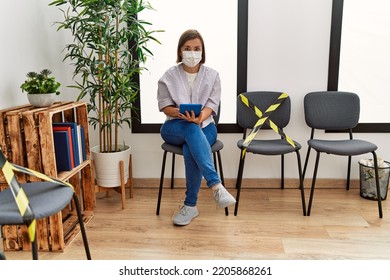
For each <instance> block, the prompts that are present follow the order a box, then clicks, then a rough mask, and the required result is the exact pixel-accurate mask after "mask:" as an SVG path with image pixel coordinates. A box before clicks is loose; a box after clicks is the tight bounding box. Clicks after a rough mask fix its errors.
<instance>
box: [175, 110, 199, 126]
mask: <svg viewBox="0 0 390 280" xmlns="http://www.w3.org/2000/svg"><path fill="white" fill-rule="evenodd" d="M202 116H203V111H202V112H200V113H199V115H198V116H197V117H195V113H194V111H191V112H188V111H186V113H185V114H182V113H179V118H181V119H183V120H186V121H188V122H193V123H196V124H201V123H202V121H203V119H202Z"/></svg>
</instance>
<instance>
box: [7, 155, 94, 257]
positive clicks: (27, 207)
mask: <svg viewBox="0 0 390 280" xmlns="http://www.w3.org/2000/svg"><path fill="white" fill-rule="evenodd" d="M0 168H1V171H2V172H3V174H4V175H5V178H6V179H7V182H8V184H9V188H7V189H5V190H3V191H1V192H0V225H26V226H27V227H28V229H29V233H30V234H29V236H30V240H31V244H32V258H33V259H34V260H37V259H38V244H37V238H36V233H35V232H36V220H38V219H42V218H47V217H50V216H51V215H53V214H56V213H58V212H59V211H61V210H62V209H64V208H65V207H66V206H67V205H68V204H69V203H70V202H71V200H72V198H73V201H74V205H75V207H76V211H77V216H78V221H79V224H80V229H81V233H82V238H83V242H84V248H85V253H86V255H87V259H89V260H90V259H91V254H90V251H89V246H88V240H87V235H86V232H85V227H84V221H83V216H82V214H81V209H80V204H79V200H78V198H77V195H76V193H75V192H74V190H73V188H72V186H71V185H69V184H67V183H64V182H62V181H59V180H57V179H54V178H49V177H47V176H45V175H44V174H41V173H38V172H35V171H32V170H29V169H27V168H24V167H21V166H18V165H14V164H12V163H10V162H9V161H7V159H6V158H5V156H4V154H3V152H0ZM14 171H16V172H21V173H25V174H29V175H32V176H36V177H38V178H40V179H43V180H46V181H45V182H32V183H21V184H19V183H18V181H17V179H16V176H15V174H14ZM0 257H3V258H5V257H4V255H3V256H1V254H0Z"/></svg>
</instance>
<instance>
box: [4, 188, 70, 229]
mask: <svg viewBox="0 0 390 280" xmlns="http://www.w3.org/2000/svg"><path fill="white" fill-rule="evenodd" d="M20 185H21V186H22V187H23V189H24V192H25V193H26V195H27V197H28V199H29V201H30V206H31V208H32V210H33V212H34V214H35V218H36V219H40V218H45V217H49V216H51V215H53V214H55V213H58V212H59V211H61V210H62V209H64V208H65V206H66V205H68V204H69V202H70V200H71V199H72V196H73V189H72V188H70V187H67V186H63V185H59V184H55V183H51V182H34V183H26V184H20ZM23 223H24V222H23V218H22V216H21V215H20V213H19V209H18V207H17V205H16V202H15V200H14V198H13V195H12V193H11V189H9V188H8V189H5V190H4V191H1V192H0V225H18V224H23Z"/></svg>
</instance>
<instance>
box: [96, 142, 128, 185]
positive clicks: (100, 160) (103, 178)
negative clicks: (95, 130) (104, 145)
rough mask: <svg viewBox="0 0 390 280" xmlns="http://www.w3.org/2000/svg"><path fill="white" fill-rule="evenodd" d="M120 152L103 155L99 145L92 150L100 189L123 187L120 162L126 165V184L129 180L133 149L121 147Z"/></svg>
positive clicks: (125, 146)
mask: <svg viewBox="0 0 390 280" xmlns="http://www.w3.org/2000/svg"><path fill="white" fill-rule="evenodd" d="M119 149H120V150H121V151H120V152H114V153H101V152H100V151H99V150H100V148H99V145H98V146H95V147H93V148H92V149H91V155H92V160H93V162H94V167H95V179H96V184H97V185H98V186H100V187H106V188H114V187H119V186H121V173H120V161H123V163H124V182H125V184H126V182H127V180H128V179H129V164H130V153H131V147H130V146H127V145H119Z"/></svg>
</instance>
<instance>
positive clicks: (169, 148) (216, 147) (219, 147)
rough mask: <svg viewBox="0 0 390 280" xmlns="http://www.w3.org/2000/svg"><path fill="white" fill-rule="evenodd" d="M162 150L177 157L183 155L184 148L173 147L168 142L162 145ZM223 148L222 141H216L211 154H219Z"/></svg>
mask: <svg viewBox="0 0 390 280" xmlns="http://www.w3.org/2000/svg"><path fill="white" fill-rule="evenodd" d="M161 148H162V149H163V150H164V151H167V152H170V153H174V154H177V155H183V147H182V146H176V145H172V144H168V143H167V142H164V143H163V144H162V145H161ZM222 148H223V143H222V141H220V140H218V139H217V140H216V141H215V143H214V144H213V145H212V146H211V152H213V153H215V152H218V151H220V150H222Z"/></svg>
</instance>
